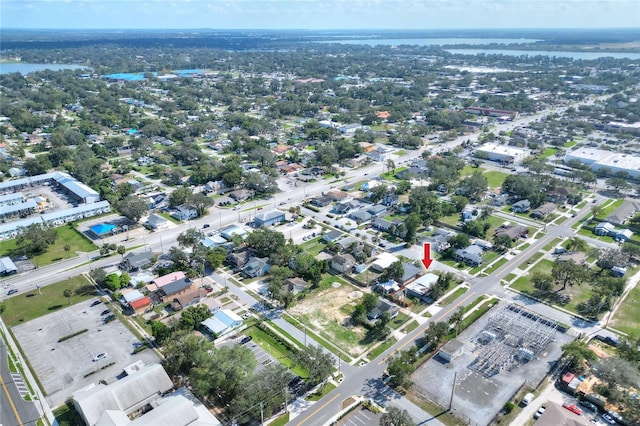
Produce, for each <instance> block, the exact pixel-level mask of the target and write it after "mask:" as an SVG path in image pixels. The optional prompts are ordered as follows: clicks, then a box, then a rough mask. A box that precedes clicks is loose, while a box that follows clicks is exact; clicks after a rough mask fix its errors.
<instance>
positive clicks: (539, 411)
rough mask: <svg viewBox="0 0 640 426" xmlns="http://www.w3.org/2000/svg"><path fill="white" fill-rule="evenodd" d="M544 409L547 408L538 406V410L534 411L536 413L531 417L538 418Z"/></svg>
mask: <svg viewBox="0 0 640 426" xmlns="http://www.w3.org/2000/svg"><path fill="white" fill-rule="evenodd" d="M546 409H547V407H545V406H544V405H543V406H541V407H540V408H538V411H536V413H535V414H534V415H533V418H534V419H538V418H539V417H540V416H541V415H542V413H544V410H546Z"/></svg>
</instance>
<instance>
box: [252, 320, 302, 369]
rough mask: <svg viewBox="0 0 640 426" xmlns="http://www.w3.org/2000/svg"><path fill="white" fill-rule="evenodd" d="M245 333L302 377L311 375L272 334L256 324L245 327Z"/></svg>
mask: <svg viewBox="0 0 640 426" xmlns="http://www.w3.org/2000/svg"><path fill="white" fill-rule="evenodd" d="M243 333H244V334H245V335H247V336H251V337H252V338H253V340H254V341H255V342H256V343H257V344H258V345H260V347H261V348H262V349H264V350H265V351H267V352H268V353H269V355H271V356H272V357H274V358H275V359H277V360H278V361H279V362H280V363H281V364H282V365H284V366H285V367H287V368H290V369H291V371H292V372H293V373H294V374H297V375H298V376H300V377H305V378H306V377H309V373H308V372H307V371H306V370H304V369H302V368H301V367H300V366H298V365H296V363H295V362H294V361H293V360H292V354H290V353H289V351H288V350H287V348H286V347H285V346H284V345H282V344H281V343H280V342H278V341H277V340H276V339H274V338H273V337H272V336H270V335H269V334H267V333H265V332H264V331H262V330H260V329H259V328H258V327H256V326H253V327H249V328H247V329H245V330H244V331H243Z"/></svg>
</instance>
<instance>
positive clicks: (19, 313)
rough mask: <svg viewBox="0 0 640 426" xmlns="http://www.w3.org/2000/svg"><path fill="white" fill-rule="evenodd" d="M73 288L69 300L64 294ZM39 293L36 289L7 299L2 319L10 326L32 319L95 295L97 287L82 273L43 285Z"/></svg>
mask: <svg viewBox="0 0 640 426" xmlns="http://www.w3.org/2000/svg"><path fill="white" fill-rule="evenodd" d="M67 288H69V289H71V291H73V296H71V300H70V301H69V300H68V299H67V298H66V297H64V296H63V292H64V290H65V289H67ZM40 293H41V294H38V293H37V291H36V289H35V288H34V289H30V290H29V291H26V292H23V293H22V294H18V295H17V296H14V297H12V298H10V299H8V300H7V301H6V309H5V311H4V312H3V313H2V319H3V320H4V322H5V323H6V324H7V326H8V327H13V326H14V325H18V324H21V323H23V322H27V321H31V320H32V319H35V318H39V317H41V316H44V315H47V314H49V313H51V312H53V311H56V310H58V309H62V308H65V307H67V306H69V302H71V304H76V303H80V302H82V301H84V300H87V299H90V298H91V297H94V296H95V294H96V288H95V287H94V286H93V285H92V284H91V283H90V282H89V280H87V279H86V278H85V277H84V276H82V275H77V276H75V277H71V278H69V279H67V280H64V281H60V282H57V283H55V284H52V285H49V286H46V287H43V288H42V289H41V290H40Z"/></svg>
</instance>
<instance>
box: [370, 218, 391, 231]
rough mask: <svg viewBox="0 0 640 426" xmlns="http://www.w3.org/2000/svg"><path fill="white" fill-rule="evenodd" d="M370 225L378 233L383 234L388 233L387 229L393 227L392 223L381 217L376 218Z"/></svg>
mask: <svg viewBox="0 0 640 426" xmlns="http://www.w3.org/2000/svg"><path fill="white" fill-rule="evenodd" d="M371 225H372V226H373V227H374V228H375V229H378V230H380V231H383V232H388V231H389V229H390V228H391V226H393V225H394V223H393V222H391V221H389V220H387V219H383V218H381V217H377V218H376V219H375V220H374V221H373V222H372V223H371Z"/></svg>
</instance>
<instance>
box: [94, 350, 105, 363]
mask: <svg viewBox="0 0 640 426" xmlns="http://www.w3.org/2000/svg"><path fill="white" fill-rule="evenodd" d="M105 358H107V353H106V352H102V353H100V354H98V355H96V356H94V357H93V362H98V361H101V360H103V359H105Z"/></svg>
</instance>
